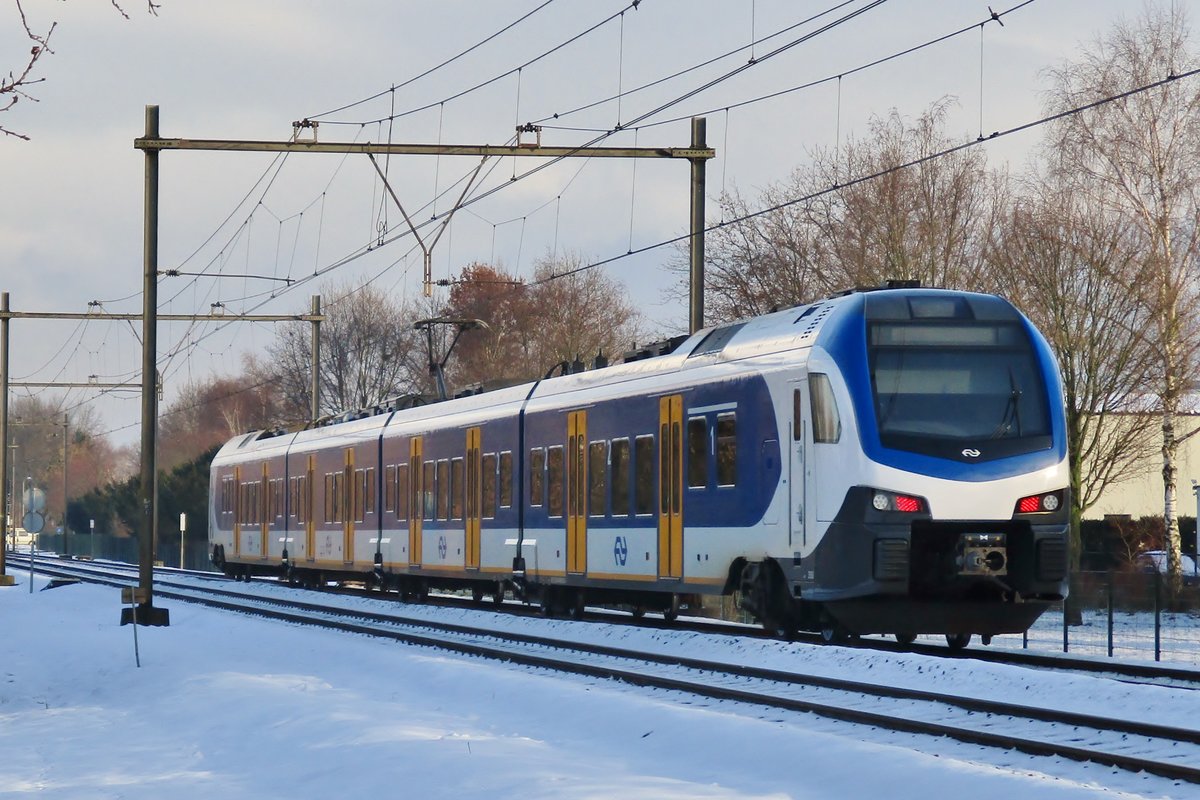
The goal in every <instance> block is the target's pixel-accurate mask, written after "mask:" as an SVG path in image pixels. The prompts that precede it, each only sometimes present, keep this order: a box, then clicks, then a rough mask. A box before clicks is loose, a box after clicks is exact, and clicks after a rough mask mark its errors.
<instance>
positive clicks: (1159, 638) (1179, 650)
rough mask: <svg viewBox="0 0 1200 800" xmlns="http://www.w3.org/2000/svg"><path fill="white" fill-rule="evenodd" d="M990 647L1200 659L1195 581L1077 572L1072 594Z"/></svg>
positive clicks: (1153, 575)
mask: <svg viewBox="0 0 1200 800" xmlns="http://www.w3.org/2000/svg"><path fill="white" fill-rule="evenodd" d="M993 645H994V646H1002V647H1026V648H1029V649H1038V650H1056V651H1061V652H1069V653H1075V654H1078V655H1087V656H1100V657H1108V658H1117V659H1121V660H1139V661H1141V660H1145V661H1176V662H1189V663H1193V664H1198V663H1200V583H1198V582H1196V581H1195V580H1194V578H1193V577H1192V576H1187V579H1186V580H1185V582H1184V585H1183V586H1181V587H1173V586H1172V585H1171V581H1170V579H1169V578H1168V577H1166V576H1164V575H1161V574H1159V573H1157V572H1080V573H1077V574H1076V575H1074V576H1072V579H1071V594H1070V597H1068V598H1067V600H1066V602H1064V603H1057V604H1055V605H1054V606H1053V607H1051V608H1050V610H1048V611H1047V612H1046V613H1045V614H1043V615H1042V617H1041V618H1040V619H1039V620H1038V621H1037V622H1036V623H1034V625H1033V627H1032V628H1030V629H1029V631H1028V633H1026V634H1025V635H1023V636H997V637H996V638H995V640H994V641H993Z"/></svg>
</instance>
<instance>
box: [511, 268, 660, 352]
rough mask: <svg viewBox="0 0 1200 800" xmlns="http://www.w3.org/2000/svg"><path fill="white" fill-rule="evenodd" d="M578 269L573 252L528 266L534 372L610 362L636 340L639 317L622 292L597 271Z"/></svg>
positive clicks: (625, 292) (625, 294)
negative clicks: (599, 358) (562, 365)
mask: <svg viewBox="0 0 1200 800" xmlns="http://www.w3.org/2000/svg"><path fill="white" fill-rule="evenodd" d="M583 265H584V259H583V257H582V256H581V255H580V254H578V253H567V254H563V255H559V256H558V257H557V258H552V257H550V256H543V257H542V258H541V259H539V260H538V261H537V262H536V263H535V265H534V276H533V283H534V286H533V304H532V306H533V309H532V316H531V318H530V320H529V324H530V326H531V329H532V331H533V335H532V336H531V343H530V357H531V358H532V359H533V365H534V366H535V368H541V369H543V370H544V369H546V368H547V367H548V366H553V365H554V364H557V363H560V362H563V361H574V360H575V359H577V358H579V359H591V358H592V357H594V356H597V355H603V356H605V357H609V358H611V357H612V356H614V355H620V354H621V353H623V352H624V351H625V350H626V349H627V348H628V347H629V346H630V345H631V344H632V343H633V342H634V340H635V339H637V338H638V335H639V329H638V324H639V322H640V318H639V316H638V313H637V310H636V309H635V308H634V307H633V303H632V301H631V300H630V299H629V292H628V290H627V289H626V288H625V287H624V286H623V285H621V284H620V283H618V282H616V281H615V280H613V279H612V278H610V277H609V276H608V275H606V274H605V273H604V272H603V271H601V270H599V269H585V270H581V269H580V268H581V267H582V266H583Z"/></svg>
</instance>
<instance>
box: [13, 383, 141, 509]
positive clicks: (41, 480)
mask: <svg viewBox="0 0 1200 800" xmlns="http://www.w3.org/2000/svg"><path fill="white" fill-rule="evenodd" d="M9 410H10V416H9V424H10V426H11V427H10V428H9V437H10V444H12V445H14V446H15V447H14V450H13V456H12V459H13V462H12V464H13V472H12V475H11V477H12V479H13V484H12V487H8V486H6V487H3V488H2V489H0V497H3V496H4V493H7V492H8V491H10V488H15V489H16V492H17V494H18V496H19V494H20V492H21V485H22V483H23V479H25V478H30V479H31V482H32V484H33V485H34V486H36V487H38V488H40V489H43V490H44V491H45V492H46V508H47V511H48V512H49V515H50V516H51V517H52V518H55V519H59V520H61V518H62V513H63V508H64V504H63V496H62V494H61V493H62V491H63V468H64V461H63V452H64V451H63V436H64V434H65V435H66V436H67V447H66V466H67V469H68V473H67V476H68V479H69V480H68V486H67V491H68V492H70V493H71V494H72V495H80V494H83V493H85V492H87V491H89V490H91V489H94V488H96V487H97V486H103V485H105V484H107V483H109V482H111V481H114V480H117V479H119V478H121V477H124V475H125V474H127V473H126V472H125V471H124V469H123V465H122V463H121V459H120V458H119V457H118V454H117V452H116V450H115V449H114V448H113V446H112V444H111V443H110V442H109V441H108V439H107V438H105V437H104V436H102V435H100V433H99V431H100V429H101V422H100V418H99V416H98V415H97V414H96V412H95V411H94V410H93V409H92V408H91V407H89V406H83V407H81V408H78V409H75V410H73V411H71V412H70V414H69V421H68V424H67V426H66V427H65V428H64V426H63V416H64V412H63V403H62V402H61V401H60V400H57V399H42V398H40V397H18V398H16V399H15V400H14V401H13V403H12V405H11V406H9Z"/></svg>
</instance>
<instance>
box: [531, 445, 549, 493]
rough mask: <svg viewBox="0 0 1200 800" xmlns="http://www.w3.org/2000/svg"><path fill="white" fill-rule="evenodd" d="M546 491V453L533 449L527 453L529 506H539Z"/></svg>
mask: <svg viewBox="0 0 1200 800" xmlns="http://www.w3.org/2000/svg"><path fill="white" fill-rule="evenodd" d="M545 489H546V451H545V450H544V449H543V448H541V447H535V448H533V449H532V450H530V451H529V505H531V506H540V505H541V504H542V503H543V502H544V501H543V497H544V495H545Z"/></svg>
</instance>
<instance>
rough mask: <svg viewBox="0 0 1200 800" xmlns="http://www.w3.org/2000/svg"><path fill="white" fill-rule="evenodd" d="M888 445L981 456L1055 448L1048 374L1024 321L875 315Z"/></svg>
mask: <svg viewBox="0 0 1200 800" xmlns="http://www.w3.org/2000/svg"><path fill="white" fill-rule="evenodd" d="M867 350H868V359H869V363H870V369H871V388H872V392H873V395H874V408H875V419H876V424H877V425H878V429H879V437H880V443H881V444H882V445H883V446H884V447H889V448H893V449H897V450H907V451H909V452H916V453H923V454H926V455H933V456H940V457H943V458H953V459H956V460H960V461H981V460H990V459H993V458H1002V457H1005V456H1011V455H1017V454H1019V453H1028V452H1033V451H1036V450H1044V449H1046V448H1048V447H1050V446H1051V430H1050V414H1049V409H1048V402H1047V398H1046V386H1045V381H1044V380H1043V378H1042V373H1041V370H1040V368H1039V365H1038V360H1037V355H1036V354H1035V352H1034V349H1033V344H1032V342H1031V341H1030V338H1029V334H1028V333H1027V332H1026V331H1025V329H1024V327H1023V326H1022V325H1021V324H1020V322H1019V321H1017V320H971V319H961V318H959V319H909V320H880V321H871V322H868V326H867Z"/></svg>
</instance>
